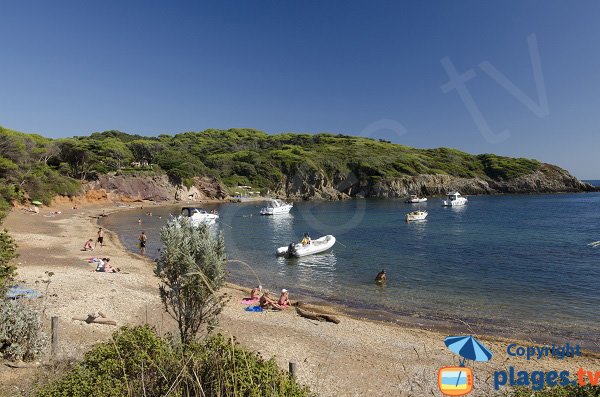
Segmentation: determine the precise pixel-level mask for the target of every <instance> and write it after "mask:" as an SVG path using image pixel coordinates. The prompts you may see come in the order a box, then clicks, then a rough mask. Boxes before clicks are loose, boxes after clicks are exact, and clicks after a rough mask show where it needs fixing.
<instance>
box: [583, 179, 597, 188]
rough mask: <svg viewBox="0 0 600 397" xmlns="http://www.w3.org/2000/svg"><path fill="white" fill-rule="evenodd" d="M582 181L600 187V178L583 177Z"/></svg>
mask: <svg viewBox="0 0 600 397" xmlns="http://www.w3.org/2000/svg"><path fill="white" fill-rule="evenodd" d="M581 181H582V182H585V183H589V184H590V185H592V186H598V187H600V179H582V180H581Z"/></svg>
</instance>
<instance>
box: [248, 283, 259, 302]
mask: <svg viewBox="0 0 600 397" xmlns="http://www.w3.org/2000/svg"><path fill="white" fill-rule="evenodd" d="M260 291H262V286H260V285H259V286H258V287H254V288H252V290H250V299H260V295H259V294H260Z"/></svg>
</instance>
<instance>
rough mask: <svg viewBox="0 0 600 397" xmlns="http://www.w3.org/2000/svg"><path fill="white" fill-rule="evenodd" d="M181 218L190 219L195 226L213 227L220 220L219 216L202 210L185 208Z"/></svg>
mask: <svg viewBox="0 0 600 397" xmlns="http://www.w3.org/2000/svg"><path fill="white" fill-rule="evenodd" d="M179 218H189V219H190V221H191V222H192V223H193V224H194V225H213V224H214V223H215V222H216V221H217V219H219V215H217V214H216V213H214V212H208V211H206V210H203V209H202V208H195V207H183V208H182V209H181V215H179Z"/></svg>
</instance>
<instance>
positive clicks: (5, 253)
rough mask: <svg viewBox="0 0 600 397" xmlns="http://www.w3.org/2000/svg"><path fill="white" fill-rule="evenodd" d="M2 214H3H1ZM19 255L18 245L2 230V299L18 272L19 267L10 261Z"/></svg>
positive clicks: (0, 278)
mask: <svg viewBox="0 0 600 397" xmlns="http://www.w3.org/2000/svg"><path fill="white" fill-rule="evenodd" d="M0 215H1V214H0ZM16 257H17V245H16V244H15V241H14V240H13V239H12V237H10V235H9V234H8V232H7V231H6V230H0V299H2V298H3V297H4V293H5V291H6V288H7V287H8V285H9V283H10V281H12V279H13V278H14V277H15V275H16V274H17V268H16V267H15V266H14V265H12V264H11V263H10V261H11V260H12V259H14V258H16Z"/></svg>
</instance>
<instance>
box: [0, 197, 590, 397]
mask: <svg viewBox="0 0 600 397" xmlns="http://www.w3.org/2000/svg"><path fill="white" fill-rule="evenodd" d="M69 207H70V206H69ZM136 207H137V206H136ZM127 209H129V208H119V207H116V205H115V204H112V205H110V204H106V203H103V204H99V205H82V207H81V208H79V209H77V210H72V209H69V208H67V207H64V206H62V207H60V206H58V207H53V208H48V207H44V208H43V209H42V210H41V211H40V214H38V215H33V214H27V213H25V212H24V211H20V210H13V211H11V213H10V214H9V215H8V217H7V219H6V220H5V222H4V225H3V226H4V227H5V228H7V229H8V230H9V232H10V233H11V235H13V237H14V238H15V240H16V241H17V243H18V244H19V253H20V254H21V256H20V258H18V259H17V260H16V262H19V265H18V266H17V271H18V273H19V274H18V276H17V278H16V280H17V282H19V283H23V284H25V285H26V286H29V287H32V288H37V289H40V290H41V291H42V292H43V289H42V288H41V287H40V286H41V285H43V284H39V282H40V281H43V280H44V279H48V278H49V277H48V276H47V275H44V272H46V271H52V272H53V273H54V275H53V276H52V277H50V278H49V279H50V280H51V282H50V283H49V284H48V286H47V287H46V288H47V293H48V295H50V296H47V297H45V298H44V299H43V300H39V301H36V302H32V303H33V304H34V305H41V304H43V306H44V308H45V319H44V323H45V325H46V327H47V328H49V318H50V316H54V315H58V316H59V317H60V318H61V320H60V324H61V328H60V335H61V340H60V343H59V351H60V353H61V355H62V356H63V357H64V358H75V359H76V358H79V357H81V354H82V353H83V352H85V351H86V350H87V349H89V347H91V346H92V345H94V344H95V343H98V342H100V341H104V340H107V339H108V337H109V336H110V334H111V333H112V332H113V331H114V330H115V329H116V328H115V327H109V326H105V325H98V324H85V323H81V322H76V321H72V320H70V318H71V317H73V316H77V315H84V314H86V313H92V312H96V311H98V310H101V309H102V310H106V311H107V314H108V315H109V317H111V318H115V319H116V320H117V323H118V325H119V326H122V325H125V324H142V323H145V322H146V323H150V324H151V325H153V326H155V327H156V329H157V330H158V332H159V333H160V334H164V332H166V331H167V330H169V329H173V322H172V321H171V320H170V318H168V315H165V314H164V312H163V310H162V306H161V303H160V300H159V298H158V292H157V285H158V282H157V280H156V278H155V277H154V275H153V272H152V262H151V260H150V259H149V258H147V257H141V256H140V255H138V254H135V253H132V252H130V251H129V250H127V249H126V248H125V247H124V246H123V244H122V243H121V241H120V240H119V236H118V235H116V234H115V233H114V232H112V231H110V230H107V237H108V238H107V240H108V243H109V244H108V246H107V247H105V248H98V249H97V250H96V251H93V252H92V253H91V254H90V253H89V252H82V251H80V248H81V245H82V242H83V238H84V236H89V237H92V236H94V233H95V230H96V229H97V222H98V219H99V215H100V214H101V213H102V212H104V213H105V214H107V213H114V212H118V211H123V210H127ZM52 210H54V211H62V214H60V215H56V216H54V217H50V216H48V217H46V216H45V215H44V214H46V213H47V212H48V211H52ZM89 237H88V238H89ZM80 240H81V241H80ZM99 252H102V254H101V255H103V256H104V255H106V256H110V257H111V261H115V262H116V263H117V266H118V265H119V264H121V266H120V267H121V268H122V270H123V272H122V273H121V274H104V273H95V272H93V270H92V269H91V267H90V266H86V265H85V264H84V263H82V262H83V259H84V258H85V257H88V256H94V255H98V254H99ZM77 261H78V262H79V263H77ZM244 290H245V291H248V289H245V288H244V287H242V286H239V285H236V284H227V286H226V287H225V288H224V292H226V293H227V294H228V295H230V296H231V300H230V302H229V303H228V304H227V305H226V307H225V309H224V311H223V313H222V314H221V325H220V326H219V329H218V332H221V333H223V334H224V335H226V336H228V337H234V338H235V339H236V340H237V341H238V342H239V343H241V344H242V345H244V346H245V347H247V348H249V349H251V350H253V351H256V352H259V353H260V354H261V355H263V356H265V357H267V358H274V359H275V360H276V362H277V363H278V364H279V366H280V367H281V368H282V369H287V364H288V362H289V361H294V362H296V363H297V364H298V379H299V380H300V382H301V383H304V384H306V385H308V386H309V387H311V389H312V390H313V391H314V392H316V393H318V394H319V395H321V396H340V395H344V396H354V395H356V396H359V395H374V396H389V395H407V396H408V395H425V394H432V395H439V392H438V391H437V369H438V368H440V367H442V366H447V365H452V364H455V363H456V356H455V355H453V354H452V353H450V352H449V351H448V350H447V349H446V348H445V346H444V344H443V338H444V337H445V336H446V335H447V334H444V333H442V332H440V331H439V330H429V329H426V328H425V329H424V328H422V327H418V326H417V327H409V326H406V325H404V324H397V323H387V322H384V321H379V320H372V319H364V318H355V317H353V316H349V315H348V314H346V313H344V312H343V308H342V309H341V310H340V307H338V306H337V305H333V306H331V305H327V307H325V308H324V310H333V311H335V312H336V315H337V316H338V317H339V318H340V320H341V323H340V324H337V325H336V324H331V323H319V322H315V321H312V320H308V319H305V318H301V317H299V316H297V315H296V313H295V311H294V310H285V311H283V312H275V313H272V312H266V313H248V312H245V311H244V310H243V306H242V305H241V304H240V303H239V301H240V300H241V298H242V297H243V296H244V295H245V294H244V293H243V291H244ZM44 295H46V293H44ZM52 295H56V296H55V297H53V296H52ZM42 301H43V302H42ZM338 311H339V312H338ZM477 337H478V338H480V339H481V340H483V341H485V343H486V345H487V346H488V347H489V348H490V349H491V350H492V351H493V352H494V354H495V355H496V356H497V357H498V359H494V360H492V361H491V362H488V363H477V366H476V367H475V368H476V371H475V385H476V390H478V391H479V392H480V393H481V394H480V393H476V394H475V395H489V394H490V393H491V392H492V391H493V385H492V384H491V382H492V380H491V379H493V371H494V370H499V369H506V368H507V366H509V365H515V366H517V367H519V368H523V369H530V370H541V369H544V368H545V369H565V368H566V369H571V370H573V371H576V370H577V368H578V367H584V368H587V369H595V368H600V358H599V357H600V356H599V355H598V354H595V353H592V352H587V351H586V352H585V354H584V356H582V357H576V358H572V359H569V360H568V361H567V360H564V361H560V360H557V359H542V360H539V361H538V360H535V361H526V360H524V359H522V358H521V359H519V358H518V357H516V358H515V357H508V356H507V355H506V351H505V350H506V345H507V343H508V342H512V341H515V340H514V339H507V338H501V337H495V336H486V335H477ZM516 342H517V343H519V344H522V345H529V344H531V342H526V341H523V340H520V341H519V340H517V341H516ZM15 371H16V372H15ZM18 371H20V370H4V369H3V370H2V371H0V384H2V386H0V395H1V394H2V391H6V392H7V393H8V394H9V395H11V394H10V393H9V392H8V391H9V390H13V391H14V389H11V387H16V385H19V384H20V382H21V379H20V378H19V376H21V375H16V374H22V373H23V372H18ZM32 371H34V372H35V370H32ZM40 371H43V369H40ZM11 379H12V380H11Z"/></svg>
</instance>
